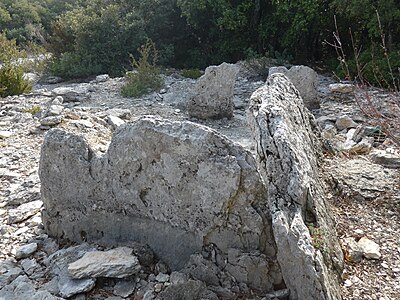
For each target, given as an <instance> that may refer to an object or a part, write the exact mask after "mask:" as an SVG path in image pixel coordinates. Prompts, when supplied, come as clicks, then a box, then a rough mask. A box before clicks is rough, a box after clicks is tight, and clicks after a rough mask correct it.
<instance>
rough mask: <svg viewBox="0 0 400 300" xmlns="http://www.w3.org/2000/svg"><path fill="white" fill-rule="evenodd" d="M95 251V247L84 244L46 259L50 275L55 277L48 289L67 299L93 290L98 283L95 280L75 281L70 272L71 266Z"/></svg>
mask: <svg viewBox="0 0 400 300" xmlns="http://www.w3.org/2000/svg"><path fill="white" fill-rule="evenodd" d="M93 250H94V249H93V247H91V246H89V245H87V244H82V245H79V246H75V247H70V248H67V249H61V250H58V251H56V252H54V253H53V254H52V255H50V256H49V257H48V258H46V259H45V261H44V264H45V265H46V266H47V269H48V273H49V274H51V275H53V276H55V277H53V282H52V284H49V285H48V286H47V287H46V289H48V290H49V291H50V292H52V293H54V294H59V295H60V296H62V297H66V298H68V297H71V296H73V295H76V294H79V293H84V292H88V291H90V290H91V289H93V287H94V285H95V283H96V279H95V278H84V279H74V278H72V277H71V275H70V273H69V272H68V265H69V264H71V263H72V262H74V261H76V260H78V259H80V258H81V257H83V256H84V255H85V253H87V252H90V251H93Z"/></svg>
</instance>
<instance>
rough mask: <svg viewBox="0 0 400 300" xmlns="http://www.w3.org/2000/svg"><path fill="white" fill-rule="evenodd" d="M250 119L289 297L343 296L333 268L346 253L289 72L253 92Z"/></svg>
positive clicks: (310, 125)
mask: <svg viewBox="0 0 400 300" xmlns="http://www.w3.org/2000/svg"><path fill="white" fill-rule="evenodd" d="M250 120H251V127H252V131H253V134H254V138H255V140H256V150H257V161H258V164H259V169H260V172H261V175H262V177H263V178H264V181H265V183H266V185H267V186H268V199H269V208H270V210H271V213H272V226H273V231H274V235H275V241H276V243H277V247H278V255H277V257H278V261H279V264H280V267H281V269H282V273H283V277H284V279H285V282H286V285H287V287H288V288H289V290H290V298H291V299H302V300H307V299H310V300H311V299H332V300H333V299H340V291H339V286H338V280H337V277H336V274H335V271H336V270H337V269H340V267H341V265H342V262H343V258H342V252H341V250H340V246H339V244H338V240H337V237H336V234H335V232H334V229H333V228H334V226H333V225H332V222H331V221H330V215H329V212H328V210H327V207H326V205H325V203H324V190H323V188H322V187H323V183H322V182H321V180H320V179H319V174H318V167H317V151H318V149H319V143H318V139H317V137H316V135H315V134H314V132H313V131H314V130H315V127H316V125H315V123H314V119H313V117H312V115H311V114H310V113H309V112H308V110H307V109H305V107H304V105H303V101H302V99H301V97H300V94H299V92H298V90H297V89H296V88H295V87H294V85H293V84H292V83H291V82H290V81H289V80H288V79H287V77H285V76H284V75H283V74H273V75H271V76H269V78H268V80H267V82H266V84H265V85H264V86H263V87H261V88H259V89H258V90H257V91H256V92H254V94H253V95H252V97H251V100H250ZM308 228H310V231H309V230H308ZM332 270H335V271H332Z"/></svg>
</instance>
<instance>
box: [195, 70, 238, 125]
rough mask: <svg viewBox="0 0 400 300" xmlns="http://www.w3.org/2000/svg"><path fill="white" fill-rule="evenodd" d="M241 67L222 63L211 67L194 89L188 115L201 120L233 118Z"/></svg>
mask: <svg viewBox="0 0 400 300" xmlns="http://www.w3.org/2000/svg"><path fill="white" fill-rule="evenodd" d="M238 72H239V67H238V66H236V65H233V64H227V63H222V64H221V65H219V66H210V67H208V68H207V69H206V70H205V74H204V75H203V76H201V77H200V78H199V79H198V82H197V84H196V86H195V87H194V88H193V91H192V93H193V95H194V96H193V97H192V98H191V99H190V100H189V101H188V105H187V109H188V113H189V115H190V116H192V117H196V118H199V119H221V118H224V117H226V118H232V117H233V108H234V105H233V87H234V85H235V81H236V76H237V74H238Z"/></svg>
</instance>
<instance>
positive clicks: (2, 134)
mask: <svg viewBox="0 0 400 300" xmlns="http://www.w3.org/2000/svg"><path fill="white" fill-rule="evenodd" d="M11 136H12V132H11V131H6V130H1V131H0V139H7V138H9V137H11Z"/></svg>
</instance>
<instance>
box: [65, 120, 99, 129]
mask: <svg viewBox="0 0 400 300" xmlns="http://www.w3.org/2000/svg"><path fill="white" fill-rule="evenodd" d="M70 123H71V124H72V123H73V124H77V125H78V126H79V125H80V126H82V127H85V128H93V127H94V125H93V123H92V122H90V121H88V120H74V121H72V122H70Z"/></svg>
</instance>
